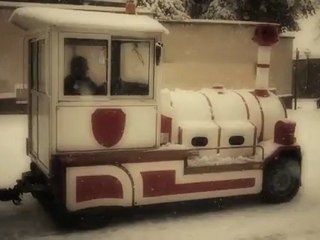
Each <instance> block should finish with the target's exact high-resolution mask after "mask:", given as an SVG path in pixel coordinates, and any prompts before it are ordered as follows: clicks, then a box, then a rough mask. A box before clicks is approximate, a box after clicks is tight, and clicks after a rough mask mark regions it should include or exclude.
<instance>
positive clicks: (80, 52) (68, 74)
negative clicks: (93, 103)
mask: <svg viewBox="0 0 320 240" xmlns="http://www.w3.org/2000/svg"><path fill="white" fill-rule="evenodd" d="M107 81H108V41H107V40H92V39H74V38H66V39H65V42H64V95H105V94H106V92H107V91H106V88H107Z"/></svg>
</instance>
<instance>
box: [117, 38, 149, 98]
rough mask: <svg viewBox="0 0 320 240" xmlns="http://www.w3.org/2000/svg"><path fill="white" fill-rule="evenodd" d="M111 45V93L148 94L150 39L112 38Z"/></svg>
mask: <svg viewBox="0 0 320 240" xmlns="http://www.w3.org/2000/svg"><path fill="white" fill-rule="evenodd" d="M111 46H112V52H111V95H122V96H123V95H149V94H150V92H149V89H150V81H151V80H152V76H151V75H152V71H153V69H152V67H151V63H152V62H151V59H152V58H151V43H150V41H130V40H113V41H112V43H111Z"/></svg>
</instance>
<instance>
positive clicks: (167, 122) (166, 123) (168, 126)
mask: <svg viewBox="0 0 320 240" xmlns="http://www.w3.org/2000/svg"><path fill="white" fill-rule="evenodd" d="M171 131H172V118H170V117H167V116H164V115H161V133H167V134H168V135H169V142H171Z"/></svg>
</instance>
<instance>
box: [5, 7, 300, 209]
mask: <svg viewBox="0 0 320 240" xmlns="http://www.w3.org/2000/svg"><path fill="white" fill-rule="evenodd" d="M10 21H11V23H13V24H15V25H16V26H18V27H20V28H22V29H24V30H26V31H27V33H26V38H25V49H26V55H27V56H28V58H26V59H25V66H26V67H25V69H26V78H28V79H29V137H28V140H27V148H28V154H29V155H30V157H31V159H32V164H31V166H32V167H31V172H32V174H35V175H41V176H42V177H41V181H42V182H43V183H44V184H46V186H47V187H48V188H49V191H50V193H51V194H52V195H53V196H54V198H55V200H56V201H57V202H59V203H60V204H61V205H62V206H64V207H65V208H66V209H67V210H68V211H70V212H74V211H78V210H84V209H89V208H95V207H132V206H136V205H148V204H157V203H166V202H178V201H187V200H195V199H207V198H215V197H227V196H237V195H249V194H261V193H262V195H263V196H264V198H265V199H267V200H268V201H272V202H282V201H287V200H289V199H291V198H292V197H293V196H294V195H295V194H296V192H297V191H298V189H299V186H300V165H301V156H300V148H299V146H298V145H296V143H295V138H294V129H295V124H294V123H293V122H291V121H288V120H286V111H285V109H284V108H283V105H282V104H281V102H280V100H279V98H278V97H277V96H276V95H275V94H273V93H272V92H270V91H269V90H268V88H267V80H268V71H269V69H268V66H269V65H268V64H269V62H270V50H271V45H272V44H274V43H275V42H276V39H277V31H276V27H275V26H273V25H261V26H258V27H257V30H256V33H254V37H255V41H256V42H257V43H258V44H259V54H258V63H257V86H256V89H255V90H227V89H224V88H223V87H212V86H208V88H206V89H202V90H197V91H184V90H175V91H170V90H166V89H162V90H161V89H160V79H159V76H160V75H161V74H160V66H161V51H162V44H161V36H162V34H167V33H168V31H167V30H166V29H165V28H164V27H163V26H162V25H161V24H160V23H159V22H157V21H156V20H154V19H152V18H149V17H147V16H138V15H129V14H115V13H102V12H90V11H77V10H63V9H54V8H39V7H25V8H20V9H17V10H16V11H15V12H14V13H13V15H12V17H11V19H10ZM270 36H271V38H270ZM270 39H271V40H270ZM268 61H269V62H268ZM177 80H179V79H177ZM292 169H294V171H293V170H292ZM35 195H37V194H35Z"/></svg>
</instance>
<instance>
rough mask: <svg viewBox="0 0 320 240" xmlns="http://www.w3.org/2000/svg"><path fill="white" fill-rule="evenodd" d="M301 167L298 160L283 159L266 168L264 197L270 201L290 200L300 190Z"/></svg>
mask: <svg viewBox="0 0 320 240" xmlns="http://www.w3.org/2000/svg"><path fill="white" fill-rule="evenodd" d="M300 183H301V167H300V164H299V162H298V161H296V160H288V159H283V160H280V161H279V162H275V163H271V165H270V166H268V167H267V168H266V169H265V172H264V177H263V188H262V198H263V200H264V201H266V202H269V203H281V202H287V201H290V200H291V199H292V198H293V197H294V196H295V195H296V194H297V192H298V191H299V188H300Z"/></svg>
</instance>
